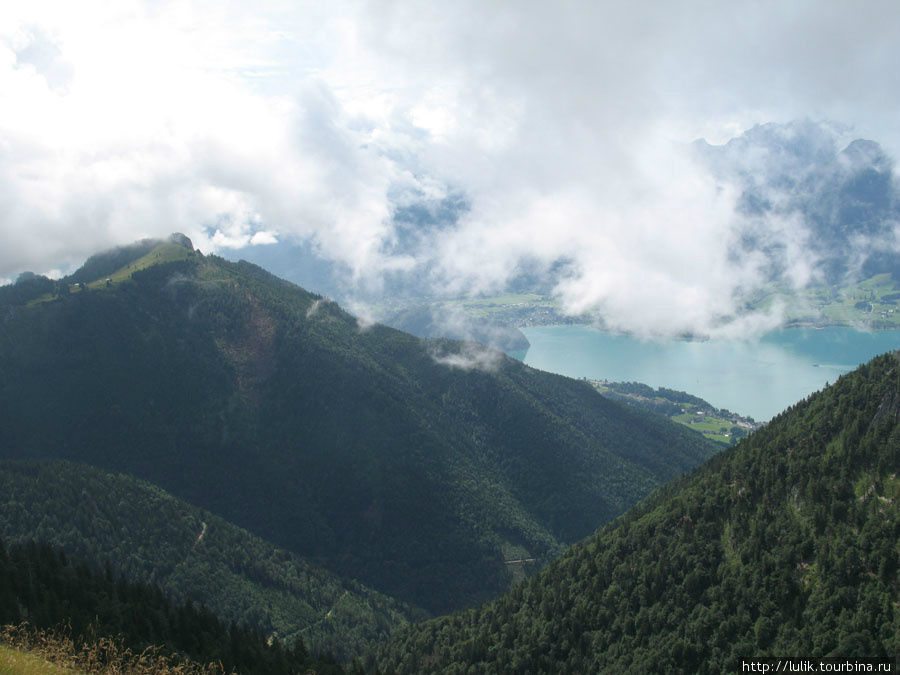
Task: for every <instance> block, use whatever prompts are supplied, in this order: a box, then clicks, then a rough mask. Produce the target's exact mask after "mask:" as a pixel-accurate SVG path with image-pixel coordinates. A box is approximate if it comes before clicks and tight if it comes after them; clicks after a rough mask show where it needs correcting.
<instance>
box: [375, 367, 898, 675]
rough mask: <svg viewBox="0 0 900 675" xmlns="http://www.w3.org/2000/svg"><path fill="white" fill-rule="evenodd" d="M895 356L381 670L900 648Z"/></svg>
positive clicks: (428, 633)
mask: <svg viewBox="0 0 900 675" xmlns="http://www.w3.org/2000/svg"><path fill="white" fill-rule="evenodd" d="M898 420H900V364H898V359H897V356H896V355H894V354H888V355H884V356H881V357H879V358H876V359H875V360H873V361H872V362H870V363H869V364H867V365H864V366H862V367H860V368H859V369H858V370H857V371H855V372H853V373H851V374H849V375H846V376H844V377H842V378H841V379H840V380H839V381H838V382H837V383H835V384H834V385H832V386H831V387H829V388H827V389H826V390H824V391H823V392H820V393H818V394H814V395H813V396H811V397H810V398H809V399H807V400H805V401H802V402H800V403H798V404H796V405H795V406H793V407H792V408H791V409H789V410H788V411H786V412H785V413H783V414H782V415H780V416H779V417H777V418H775V419H774V420H772V421H771V422H770V423H769V424H768V425H767V426H766V427H764V428H763V429H761V430H758V431H756V432H754V433H753V434H752V435H751V436H750V437H748V438H747V439H744V440H743V441H741V442H740V443H739V444H738V445H737V446H735V447H734V448H732V449H729V450H727V451H725V452H723V453H722V454H721V455H719V456H717V457H715V458H713V459H712V460H710V461H709V462H708V463H706V464H705V465H704V466H703V467H702V468H700V469H698V470H697V471H696V472H695V473H693V474H692V475H691V476H689V477H686V478H683V479H680V480H678V481H675V482H674V483H673V484H671V485H670V486H666V487H665V488H663V489H661V490H660V491H659V492H657V493H655V494H654V495H653V496H652V497H651V498H649V499H648V500H647V501H645V502H644V503H642V504H641V505H639V506H638V507H636V508H634V509H632V510H630V511H629V512H628V513H627V514H626V515H625V516H623V517H621V518H620V519H618V520H617V521H615V522H614V523H612V524H610V525H609V526H608V527H606V528H604V529H603V530H602V531H601V532H599V533H598V534H596V535H595V536H592V537H590V538H589V539H587V540H586V541H584V542H582V543H580V544H578V545H576V546H574V547H572V548H571V549H569V550H568V551H567V552H566V553H565V555H563V556H562V557H561V558H559V559H558V560H556V561H554V562H553V563H551V564H550V565H549V566H548V567H546V568H545V569H544V570H543V571H542V572H541V573H540V574H539V575H537V576H536V577H534V578H532V579H530V580H528V581H526V582H524V583H522V584H520V585H518V586H516V587H515V588H514V589H513V590H512V591H511V592H510V593H509V594H507V595H505V596H503V597H502V598H500V599H498V600H496V601H493V602H490V603H487V604H485V605H484V606H482V607H480V608H478V609H473V610H469V611H466V612H460V613H457V614H454V615H453V616H450V617H444V618H441V619H438V620H434V621H430V622H427V623H425V624H420V625H415V626H411V627H410V628H409V629H407V630H405V631H403V632H401V633H400V634H398V635H397V636H396V637H395V638H394V639H392V640H391V642H390V643H389V644H388V645H386V646H384V647H383V648H381V649H380V650H379V651H378V654H377V657H376V658H375V659H373V664H370V665H374V664H375V663H377V665H378V667H380V668H381V670H382V672H400V673H423V672H441V673H455V672H471V670H467V669H474V670H475V671H476V672H480V673H481V672H484V673H512V672H515V673H525V672H531V673H561V672H568V673H624V672H642V673H643V672H646V673H650V672H685V673H725V672H739V670H740V659H741V658H751V657H757V656H766V655H769V656H785V655H794V656H797V655H804V656H810V657H814V656H841V657H858V656H869V657H889V658H896V656H897V655H898V654H900V609H898V600H900V580H898V558H900V544H898V542H900V479H898V476H897V470H898V468H900V426H898Z"/></svg>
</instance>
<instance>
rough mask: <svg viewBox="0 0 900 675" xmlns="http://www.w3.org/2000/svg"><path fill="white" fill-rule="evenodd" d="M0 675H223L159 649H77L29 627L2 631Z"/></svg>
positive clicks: (60, 634) (56, 634)
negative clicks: (2, 647)
mask: <svg viewBox="0 0 900 675" xmlns="http://www.w3.org/2000/svg"><path fill="white" fill-rule="evenodd" d="M0 645H3V646H5V647H8V648H9V649H5V650H2V651H0V673H11V674H15V675H19V674H21V675H39V674H40V675H44V674H46V675H65V674H66V673H85V674H91V675H93V674H94V673H102V674H103V675H119V674H122V675H125V674H128V675H156V674H160V675H222V674H223V673H225V671H224V669H223V668H222V666H221V664H218V663H207V664H205V665H201V664H199V663H195V662H194V661H190V660H188V659H183V658H178V657H175V656H169V655H166V654H164V653H163V652H162V651H161V650H160V649H159V648H158V647H148V648H147V649H145V650H143V651H142V652H140V653H135V652H133V651H131V650H130V649H128V648H126V647H124V646H123V645H122V644H121V642H120V641H118V640H115V639H112V638H108V637H98V638H97V639H96V640H95V641H93V642H85V643H82V644H81V645H78V646H76V644H75V641H74V640H73V639H72V638H71V636H70V635H69V634H68V632H66V631H65V630H36V629H34V628H32V627H31V626H29V625H28V624H27V623H21V624H18V625H15V626H13V625H8V626H3V627H2V628H0Z"/></svg>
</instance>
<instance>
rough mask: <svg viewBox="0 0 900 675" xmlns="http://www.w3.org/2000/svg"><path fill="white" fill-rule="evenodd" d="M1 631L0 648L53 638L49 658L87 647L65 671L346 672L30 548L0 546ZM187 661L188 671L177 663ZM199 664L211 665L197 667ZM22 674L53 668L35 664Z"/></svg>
mask: <svg viewBox="0 0 900 675" xmlns="http://www.w3.org/2000/svg"><path fill="white" fill-rule="evenodd" d="M20 622H26V623H20ZM7 626H8V628H6V627H7ZM0 627H4V630H3V631H0V633H2V637H0V642H2V641H3V638H4V637H6V636H7V635H11V636H12V637H14V638H19V640H15V641H16V642H19V641H20V640H21V639H24V641H26V642H32V643H37V644H39V645H41V646H48V647H49V645H47V643H48V642H50V641H51V640H45V639H41V636H42V635H43V637H44V638H47V637H48V635H47V634H46V633H40V634H37V635H33V636H31V639H29V633H31V632H33V631H50V634H49V635H50V636H54V635H57V636H58V638H57V639H56V640H55V641H56V642H57V643H59V644H58V645H57V647H56V649H55V650H54V649H53V648H52V647H50V649H49V651H63V652H73V653H72V654H71V655H72V656H75V654H74V652H76V651H77V650H78V649H79V648H80V647H81V646H82V645H85V646H86V649H85V652H87V653H85V654H84V655H83V656H84V657H85V658H84V659H83V660H84V661H87V663H77V664H74V663H70V664H69V666H70V667H72V666H76V665H77V668H72V669H71V670H69V669H67V670H66V672H104V673H112V672H116V673H119V672H128V673H131V672H135V673H148V672H159V671H160V670H161V669H163V668H165V671H164V672H169V673H176V672H179V673H182V672H208V673H222V672H224V673H234V672H240V673H243V674H245V675H254V674H255V675H274V674H275V673H321V674H322V675H325V674H329V675H337V674H339V673H342V672H344V671H343V669H342V668H341V667H340V666H338V665H337V664H335V663H334V660H333V659H332V658H331V657H328V656H324V657H322V658H311V657H310V656H309V655H308V653H307V652H306V649H305V647H304V645H303V642H302V641H301V640H294V641H292V642H291V643H290V644H289V645H286V644H284V643H283V642H281V641H280V640H278V639H276V638H272V637H267V636H266V635H264V634H263V633H261V632H259V631H257V630H252V629H248V628H247V627H246V626H243V625H240V624H237V623H234V622H230V623H226V622H223V621H221V620H220V619H219V618H218V617H216V616H215V614H213V613H212V612H210V611H209V610H208V609H206V608H204V607H198V606H196V605H194V604H193V603H191V602H187V603H178V604H176V603H173V602H172V601H171V600H169V599H167V598H166V597H165V596H164V595H163V594H162V593H161V592H160V591H159V589H158V588H154V587H153V586H149V585H146V584H137V583H132V582H128V581H126V580H124V579H122V578H118V579H117V578H116V577H115V574H114V572H113V571H112V570H111V569H110V568H106V570H105V571H104V572H100V571H98V570H95V569H92V568H90V567H89V566H87V565H85V564H84V563H82V562H75V561H73V560H71V559H70V558H69V556H67V555H66V554H65V553H63V552H62V551H56V550H54V549H53V548H51V547H50V546H47V545H46V544H35V543H34V542H29V543H28V544H25V545H21V546H19V545H17V546H12V547H10V550H9V551H8V552H7V550H6V548H5V545H4V543H3V542H2V541H0ZM58 631H61V633H60V632H58ZM65 639H68V640H71V641H72V642H73V643H74V644H73V645H72V647H73V648H74V649H71V648H70V649H66V648H65V645H64V644H63V643H64V641H65ZM88 645H92V646H88ZM145 650H146V651H145ZM127 651H130V652H131V654H132V656H131V657H129V655H128V654H127V653H126V652H127ZM185 658H188V659H191V661H193V664H191V663H187V664H186V663H184V662H183V659H185ZM116 664H119V665H120V666H123V667H122V668H121V669H120V668H119V667H116ZM205 664H210V666H212V667H209V668H204V667H203V666H204V665H205ZM167 665H168V666H169V667H166V666H167ZM104 666H106V667H105V668H104ZM60 670H61V669H60ZM2 672H4V673H6V672H9V671H7V670H6V669H2ZM14 672H18V671H14ZM25 672H41V673H43V672H58V671H57V670H56V669H51V668H47V667H46V664H44V665H41V664H38V665H36V666H35V669H34V670H29V671H25Z"/></svg>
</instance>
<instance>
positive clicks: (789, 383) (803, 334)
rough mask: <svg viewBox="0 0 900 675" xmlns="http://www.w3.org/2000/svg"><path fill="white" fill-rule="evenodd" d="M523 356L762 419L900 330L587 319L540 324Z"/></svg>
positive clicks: (895, 340)
mask: <svg viewBox="0 0 900 675" xmlns="http://www.w3.org/2000/svg"><path fill="white" fill-rule="evenodd" d="M522 332H523V333H524V334H525V336H526V337H527V338H528V341H529V342H530V343H531V347H530V348H529V350H528V352H527V353H526V354H525V356H524V358H523V360H524V362H525V363H526V364H527V365H529V366H532V367H534V368H539V369H541V370H546V371H550V372H554V373H559V374H561V375H567V376H569V377H577V378H582V377H584V378H589V379H603V380H610V381H634V382H643V383H645V384H648V385H650V386H652V387H668V388H670V389H677V390H681V391H686V392H688V393H690V394H694V395H695V396H700V397H701V398H703V399H706V400H707V401H708V402H709V403H711V404H712V405H714V406H716V407H718V408H726V409H728V410H731V411H732V412H735V413H738V414H740V415H748V416H750V417H753V418H754V419H756V420H757V421H766V420H769V419H771V418H772V417H773V416H775V415H777V414H778V413H779V412H781V411H782V410H784V409H785V408H786V407H788V406H790V405H792V404H794V403H796V402H797V401H799V400H800V399H802V398H805V397H806V396H808V395H809V394H811V393H813V392H815V391H818V390H819V389H822V388H823V387H824V386H825V385H826V384H827V383H831V382H834V381H835V380H836V379H837V378H838V377H839V376H840V375H842V374H843V373H847V372H849V371H851V370H853V369H854V368H856V367H857V366H858V365H859V364H861V363H865V362H866V361H868V360H869V359H871V358H872V357H874V356H876V355H878V354H881V353H883V352H886V351H890V350H892V349H898V348H900V331H878V332H864V331H859V330H855V329H853V328H845V327H829V328H824V329H820V330H816V329H811V328H810V329H807V328H789V329H784V330H779V331H774V332H771V333H768V334H766V335H765V336H764V337H762V338H761V339H759V340H724V339H718V340H707V341H691V340H642V339H639V338H636V337H631V336H627V335H613V334H610V333H604V332H602V331H600V330H597V329H595V328H591V327H589V326H578V325H565V326H535V327H531V328H523V329H522Z"/></svg>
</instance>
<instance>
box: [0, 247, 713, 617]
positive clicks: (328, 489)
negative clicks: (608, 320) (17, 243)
mask: <svg viewBox="0 0 900 675" xmlns="http://www.w3.org/2000/svg"><path fill="white" fill-rule="evenodd" d="M162 245H164V246H169V247H171V246H172V244H171V243H164V244H162ZM176 246H177V244H176ZM181 249H182V253H180V254H179V255H178V256H174V258H175V259H171V258H167V257H163V256H161V257H160V258H159V259H158V261H157V259H156V258H154V257H153V256H154V254H153V250H154V249H150V250H149V251H148V252H147V253H145V254H144V256H142V257H141V258H138V259H134V258H132V259H131V260H129V262H128V265H130V266H131V267H126V268H122V270H121V273H120V271H116V272H112V273H110V272H109V271H108V269H105V268H104V269H102V275H101V276H100V277H99V278H98V279H96V280H95V281H94V282H88V283H84V284H83V286H79V287H77V288H78V290H77V291H76V290H75V289H74V288H73V289H71V292H69V293H60V294H58V296H57V297H51V298H49V299H46V300H44V301H42V302H38V303H34V302H25V303H24V304H23V303H22V299H21V296H20V295H15V294H13V295H10V294H6V295H4V294H3V293H0V305H3V306H2V307H0V310H2V311H0V316H2V319H0V373H2V375H3V377H2V380H0V409H2V410H4V421H5V423H4V424H3V425H0V458H9V459H41V458H43V459H53V458H60V459H69V460H73V461H77V462H81V463H86V464H90V465H94V466H97V467H100V468H103V469H105V470H107V471H114V472H122V473H127V474H130V475H134V476H137V477H139V478H141V479H144V480H149V481H150V482H152V483H154V484H156V485H158V486H160V487H161V488H163V489H165V490H166V491H168V492H171V493H172V494H173V495H175V496H177V497H179V498H181V499H184V500H185V501H187V502H189V503H191V504H195V505H197V506H198V507H201V508H204V509H207V510H209V511H211V512H212V513H215V514H217V515H218V516H221V517H223V518H225V519H226V520H228V521H230V522H233V523H235V524H237V525H239V526H241V527H244V528H246V529H247V530H249V531H250V532H252V533H253V534H254V535H257V536H260V537H262V538H263V539H266V540H268V541H271V542H272V543H273V544H274V545H276V546H279V547H282V548H284V549H285V550H287V551H290V552H293V553H296V554H299V555H301V556H304V557H306V558H307V559H309V560H310V561H312V562H314V563H316V564H317V565H321V566H323V567H324V568H326V569H328V570H330V571H332V572H334V573H337V574H338V575H340V576H341V577H344V578H354V579H358V580H359V581H360V582H362V583H364V584H366V585H367V586H369V587H372V588H375V589H377V590H378V591H380V592H382V593H386V594H388V595H390V596H393V597H395V598H398V599H400V600H402V601H405V602H407V603H410V604H412V605H417V606H420V607H424V608H425V609H427V610H428V611H431V612H435V613H438V612H444V611H448V610H452V609H456V608H461V607H464V606H469V605H471V604H473V603H475V602H478V601H480V600H483V599H485V598H487V597H490V596H491V595H495V594H497V593H499V592H501V591H502V590H504V589H505V588H507V587H508V586H509V584H510V583H511V581H512V580H513V579H514V578H516V575H517V573H518V572H520V571H521V570H516V569H510V567H515V566H509V565H506V564H505V561H506V560H507V559H511V558H514V559H518V558H525V557H529V558H536V559H537V560H538V561H539V562H545V561H547V560H549V559H551V558H552V557H554V556H555V555H557V554H558V553H559V552H561V551H562V550H563V548H564V546H565V545H566V544H568V543H571V542H574V541H576V540H578V539H580V538H581V537H584V536H586V535H587V534H589V533H591V532H592V531H594V530H595V529H596V528H597V527H598V526H600V525H602V524H603V523H604V522H607V521H608V520H610V519H611V518H613V517H615V516H617V515H618V514H620V513H622V512H623V511H624V510H625V509H626V508H627V507H628V506H629V505H631V504H633V503H634V502H636V501H637V500H639V499H640V498H641V497H643V496H644V495H646V494H647V493H648V492H649V491H650V490H651V489H652V488H654V487H656V486H659V485H661V484H662V483H664V482H665V481H667V480H669V479H670V478H672V477H674V476H676V475H678V474H679V473H681V472H682V471H685V470H689V469H690V468H692V467H694V466H696V465H697V464H699V463H700V462H701V461H703V460H704V459H706V458H707V457H709V456H711V455H712V454H714V453H715V452H716V451H717V450H718V448H717V447H716V446H714V445H712V444H711V443H708V442H706V441H705V440H704V439H702V438H701V437H699V436H698V435H696V434H693V433H691V432H689V431H687V430H682V429H679V428H678V427H676V426H674V425H672V424H670V423H668V422H667V421H665V420H663V419H661V418H658V417H656V416H654V415H649V414H646V413H643V412H641V411H638V410H634V409H630V408H627V407H625V406H622V405H619V404H617V403H614V402H612V401H608V400H606V399H604V398H603V397H601V396H599V395H598V394H596V392H594V391H592V390H591V388H590V387H589V386H588V385H587V384H585V383H582V382H577V381H574V380H569V379H567V378H563V377H559V376H555V375H551V374H548V373H542V372H539V371H534V370H532V369H530V368H527V367H525V366H524V365H522V364H521V363H518V362H516V361H514V360H513V359H510V358H507V357H504V356H503V355H502V354H500V353H497V352H491V351H485V350H484V349H483V348H481V347H479V346H477V345H474V344H472V343H460V342H453V341H446V340H432V341H423V340H420V339H417V338H414V337H412V336H410V335H407V334H404V333H401V332H399V331H396V330H393V329H389V328H386V327H384V326H380V325H374V326H363V325H361V324H360V323H359V322H358V321H357V319H356V318H355V317H353V316H351V315H349V314H347V313H346V312H344V311H343V310H341V309H340V308H339V307H338V306H337V305H335V304H334V303H332V302H329V301H328V300H326V299H325V298H322V297H321V296H316V295H313V294H310V293H307V292H306V291H303V290H302V289H300V288H298V287H296V286H294V285H292V284H290V283H288V282H284V281H282V280H280V279H277V278H276V277H273V276H272V275H270V274H268V273H266V272H265V271H263V270H262V269H260V268H258V267H256V266H254V265H250V264H249V263H229V262H227V261H224V260H222V259H220V258H217V257H214V256H202V255H200V254H199V253H196V252H193V251H188V250H187V249H186V248H184V247H181ZM148 256H149V257H148ZM138 263H140V264H138ZM98 269H99V268H98ZM106 278H109V279H110V280H111V281H110V283H109V284H107V283H105V279H106ZM32 281H34V280H32ZM97 282H99V283H97ZM8 288H9V287H8ZM12 288H15V286H13V287H12Z"/></svg>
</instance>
